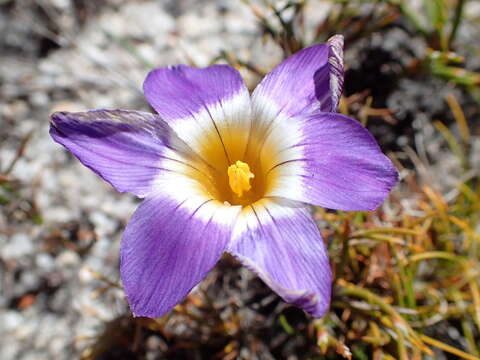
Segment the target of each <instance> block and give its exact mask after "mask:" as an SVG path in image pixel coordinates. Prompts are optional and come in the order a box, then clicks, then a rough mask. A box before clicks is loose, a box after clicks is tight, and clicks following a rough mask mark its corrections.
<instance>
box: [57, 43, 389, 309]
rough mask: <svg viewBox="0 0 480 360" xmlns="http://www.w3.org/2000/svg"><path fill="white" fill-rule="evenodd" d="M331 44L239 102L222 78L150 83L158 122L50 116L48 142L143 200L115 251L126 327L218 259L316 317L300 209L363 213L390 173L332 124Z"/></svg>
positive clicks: (318, 301) (181, 75)
mask: <svg viewBox="0 0 480 360" xmlns="http://www.w3.org/2000/svg"><path fill="white" fill-rule="evenodd" d="M342 48H343V38H342V37H341V36H334V37H333V38H331V39H330V40H329V41H328V42H327V43H325V44H319V45H315V46H311V47H309V48H306V49H304V50H302V51H299V52H298V53H296V54H295V55H293V56H291V57H289V58H288V59H286V60H285V61H284V62H283V63H281V64H280V65H279V66H278V67H277V68H275V69H274V70H273V71H272V72H271V73H270V74H268V75H267V76H266V77H265V78H264V79H263V81H262V82H261V83H260V84H259V85H258V87H257V88H256V89H255V91H254V92H253V94H252V95H251V96H250V94H249V92H248V90H247V88H246V86H245V84H244V82H243V80H242V78H241V77H240V74H239V73H238V72H237V71H236V70H235V69H233V68H232V67H230V66H226V65H213V66H209V67H207V68H203V69H198V68H193V67H189V66H185V65H179V66H174V67H168V68H160V69H157V70H154V71H152V72H150V73H149V74H148V76H147V79H146V80H145V83H144V86H143V88H144V93H145V96H146V98H147V100H148V101H149V103H150V104H151V105H152V107H153V108H154V109H155V110H156V111H157V113H158V115H155V114H150V113H144V112H138V111H126V110H97V111H89V112H83V113H67V112H58V113H55V114H53V115H52V122H51V129H50V134H51V136H52V137H53V139H54V140H55V141H57V142H58V143H60V144H62V145H63V146H65V147H66V148H67V149H68V150H69V151H70V152H72V153H73V154H74V155H75V156H76V157H77V158H78V159H79V160H80V161H81V162H82V163H83V164H84V165H85V166H87V167H89V168H90V169H92V170H93V171H94V172H96V173H97V174H98V175H100V176H101V177H102V178H103V179H104V180H106V181H107V182H109V183H110V184H111V185H112V186H113V187H114V188H115V189H117V190H118V191H120V192H124V191H127V192H131V193H133V194H135V195H137V196H139V197H141V198H145V200H144V201H143V202H142V204H141V205H140V206H139V207H138V209H137V210H136V212H135V213H134V214H133V216H132V218H131V220H130V222H129V224H128V225H127V228H126V230H125V233H124V235H123V240H122V244H121V251H120V272H121V276H122V281H123V284H124V287H125V292H126V295H127V299H128V302H129V304H130V307H131V309H132V312H133V313H134V315H136V316H148V317H159V316H161V315H163V314H165V313H166V312H168V311H170V310H171V309H172V307H174V306H175V305H176V304H177V303H178V302H180V301H181V300H182V299H183V298H184V297H185V296H186V295H187V294H188V293H189V292H190V290H191V289H192V288H193V287H194V286H195V285H197V284H198V283H199V282H200V281H201V280H202V279H203V278H204V277H205V275H206V274H207V273H208V271H209V270H210V269H212V267H213V266H214V265H215V263H216V262H217V261H218V259H219V258H220V256H221V255H222V253H223V252H225V251H226V252H229V253H230V254H232V255H234V256H235V257H236V258H237V259H239V260H240V261H241V262H242V263H243V264H245V265H246V266H247V267H248V268H250V269H252V270H253V271H255V272H256V273H257V274H258V275H259V276H260V278H262V279H263V281H264V282H265V283H266V284H267V285H268V286H270V287H271V288H272V290H274V291H275V292H276V293H278V294H279V295H280V296H281V297H282V298H283V299H284V300H285V301H286V302H288V303H292V304H295V305H297V306H299V307H301V308H303V309H304V310H305V311H307V312H308V313H310V314H311V315H313V316H315V317H320V316H322V315H323V314H324V313H325V311H326V310H327V309H328V306H329V302H330V292H331V283H332V274H331V270H330V265H329V261H328V257H327V252H326V249H325V246H324V243H323V241H322V239H321V237H320V233H319V231H318V229H317V226H316V224H315V221H314V220H313V219H312V217H311V215H310V212H309V208H308V205H306V204H313V205H319V206H324V207H327V208H332V209H340V210H373V209H375V208H376V207H378V206H379V205H380V204H381V203H382V202H383V200H384V199H385V198H386V196H387V195H388V193H389V191H390V189H391V188H392V187H393V186H394V184H395V183H396V182H397V171H396V170H395V168H394V167H393V165H392V163H391V162H390V160H389V159H388V158H387V157H386V156H385V155H383V154H382V152H381V150H380V148H379V146H378V145H377V143H376V142H375V140H374V138H373V137H372V135H371V134H370V133H369V132H368V131H367V130H365V129H364V128H363V127H362V126H361V125H360V124H359V123H358V122H357V121H355V120H352V119H350V118H348V117H346V116H344V115H340V114H338V113H336V112H335V111H336V109H337V106H338V102H339V99H340V94H341V91H342V85H343V60H342Z"/></svg>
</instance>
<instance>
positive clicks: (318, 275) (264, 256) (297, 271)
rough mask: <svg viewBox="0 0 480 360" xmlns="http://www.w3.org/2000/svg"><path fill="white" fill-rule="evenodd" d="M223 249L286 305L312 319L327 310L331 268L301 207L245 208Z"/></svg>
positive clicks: (267, 203)
mask: <svg viewBox="0 0 480 360" xmlns="http://www.w3.org/2000/svg"><path fill="white" fill-rule="evenodd" d="M227 251H228V252H230V253H231V254H232V255H234V256H236V257H237V258H238V259H240V261H242V263H243V264H244V265H246V266H247V267H249V268H250V269H252V270H253V271H254V272H256V273H257V274H258V275H259V276H260V278H261V279H262V280H263V281H264V282H265V283H266V284H267V285H268V286H269V287H270V288H271V289H272V290H273V291H275V292H276V293H277V294H278V295H280V296H281V297H282V298H283V299H284V300H285V301H286V302H288V303H292V304H294V305H296V306H299V307H301V308H303V309H304V310H305V311H306V312H308V313H309V314H311V315H313V316H315V317H320V316H322V315H323V314H324V313H325V312H326V311H327V310H328V306H329V304H330V294H331V284H332V273H331V270H330V264H329V261H328V256H327V253H326V250H325V246H324V244H323V241H322V238H321V237H320V233H319V231H318V229H317V226H316V224H315V222H314V221H313V219H312V217H311V215H310V214H309V212H308V210H307V209H306V208H305V207H304V206H301V207H299V206H297V207H296V206H295V205H294V204H291V203H288V202H286V201H279V200H265V199H264V200H261V201H259V202H256V203H255V204H253V205H252V206H251V207H247V208H245V209H244V210H243V211H242V213H241V214H240V216H239V217H238V219H237V222H236V224H235V229H234V232H233V235H232V242H231V244H230V245H229V248H228V250H227Z"/></svg>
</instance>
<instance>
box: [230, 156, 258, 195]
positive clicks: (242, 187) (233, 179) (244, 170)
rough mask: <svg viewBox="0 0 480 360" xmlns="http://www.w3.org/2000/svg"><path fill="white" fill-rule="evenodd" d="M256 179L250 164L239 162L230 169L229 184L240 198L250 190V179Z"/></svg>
mask: <svg viewBox="0 0 480 360" xmlns="http://www.w3.org/2000/svg"><path fill="white" fill-rule="evenodd" d="M254 177H255V175H253V173H252V172H251V171H250V167H249V166H248V164H246V163H244V162H243V161H240V160H237V162H236V163H235V164H232V165H230V166H229V167H228V184H229V185H230V189H232V191H233V192H234V193H235V194H237V196H238V197H242V195H243V192H244V191H248V190H250V188H251V186H250V179H252V178H254Z"/></svg>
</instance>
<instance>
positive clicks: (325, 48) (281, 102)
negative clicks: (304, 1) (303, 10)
mask: <svg viewBox="0 0 480 360" xmlns="http://www.w3.org/2000/svg"><path fill="white" fill-rule="evenodd" d="M342 57H343V37H342V36H341V35H337V36H334V37H332V38H331V39H330V40H329V41H328V42H327V43H325V44H319V45H314V46H310V47H308V48H305V49H303V50H301V51H299V52H297V53H295V54H294V55H292V56H290V57H289V58H287V59H286V60H285V61H283V62H282V63H281V64H280V65H279V66H277V67H276V68H275V69H273V71H272V72H271V73H269V74H268V75H267V76H266V77H265V78H264V79H263V80H262V82H261V83H260V84H259V85H258V86H257V88H256V89H255V91H254V92H253V95H252V100H253V106H254V114H255V117H256V118H257V117H258V118H260V119H271V118H272V117H273V118H275V117H277V116H279V115H283V116H285V117H292V116H296V115H299V114H304V113H310V112H312V111H318V110H320V111H325V112H332V111H336V109H337V106H338V102H339V100H340V95H341V92H342V86H343V59H342Z"/></svg>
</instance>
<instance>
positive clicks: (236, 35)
mask: <svg viewBox="0 0 480 360" xmlns="http://www.w3.org/2000/svg"><path fill="white" fill-rule="evenodd" d="M316 6H318V7H315V8H312V12H311V13H312V14H315V15H314V16H312V18H309V19H308V21H311V22H315V21H319V20H320V19H321V18H322V16H323V15H322V14H324V12H325V6H324V5H316ZM313 10H315V11H313ZM0 34H2V35H1V36H0V170H1V171H0V173H4V174H5V175H4V176H5V178H6V179H7V178H8V185H5V187H4V188H2V192H1V193H0V206H1V208H0V335H1V336H0V349H1V355H0V357H1V359H2V360H10V359H22V360H23V359H25V360H26V359H35V360H37V359H72V358H77V357H78V356H79V355H80V354H81V353H82V351H84V350H85V349H86V348H87V347H88V345H90V344H91V343H92V342H93V341H94V339H95V338H96V337H98V336H99V334H102V332H103V331H105V325H106V324H108V323H109V322H111V321H117V322H119V323H118V324H121V321H127V322H128V321H130V320H128V319H126V318H124V316H125V315H126V314H128V309H127V306H126V302H125V299H124V294H123V292H122V290H121V289H119V288H117V282H118V281H119V275H118V250H119V240H120V237H121V234H122V230H123V228H124V226H125V224H126V222H127V220H128V218H129V216H130V215H131V214H132V212H133V210H134V209H135V207H136V205H137V204H138V200H137V199H135V198H134V197H132V196H130V195H128V194H118V193H116V192H115V191H114V190H113V189H112V188H111V187H109V185H107V184H106V183H104V182H103V181H102V180H101V179H100V178H99V177H97V176H96V175H94V174H93V173H92V172H90V171H89V170H88V169H86V168H84V167H83V166H82V165H80V163H79V162H78V161H77V160H76V159H74V158H73V157H72V156H71V155H69V154H67V153H66V152H65V151H64V150H63V148H61V147H60V146H59V145H57V144H56V143H54V142H53V141H52V140H51V138H50V137H49V135H48V117H49V114H50V113H52V112H54V111H57V110H65V111H75V110H77V111H81V110H86V109H98V108H123V109H140V110H147V111H148V105H147V104H146V102H145V100H144V99H143V97H142V94H141V85H142V81H143V79H144V77H145V75H146V73H147V72H148V70H149V69H151V68H154V67H159V66H163V65H167V64H176V63H190V64H195V65H198V66H205V65H207V64H209V63H210V62H211V61H212V60H213V59H215V58H217V57H218V56H219V55H221V54H222V53H225V52H226V53H232V54H235V56H236V57H238V58H241V59H242V60H244V61H246V62H249V61H251V62H253V63H255V64H256V65H257V66H258V67H259V68H260V69H261V70H263V71H268V70H269V69H271V67H272V66H273V65H274V64H276V63H278V62H279V61H280V60H281V58H282V56H283V55H282V51H281V49H280V48H279V47H278V46H277V45H275V44H274V43H273V42H271V41H263V40H262V37H261V34H262V33H261V27H260V26H259V24H258V22H257V21H256V18H255V16H254V14H253V13H252V12H251V11H250V9H248V8H247V7H246V6H245V5H244V4H242V3H241V2H240V1H235V0H223V1H222V0H218V1H194V0H182V1H174V0H172V1H163V2H160V1H135V2H134V1H121V0H104V1H98V2H87V1H73V0H72V1H70V0H44V1H38V2H32V1H28V0H18V1H13V0H12V1H0ZM398 36H400V40H399V41H400V42H402V41H405V40H406V39H405V38H402V36H404V35H401V34H400V35H398V34H393V35H392V38H398ZM358 46H359V47H361V46H362V45H361V44H360V45H358ZM355 51H356V52H355V53H354V52H352V54H357V53H360V54H362V50H361V48H359V49H357V50H355ZM352 56H353V57H356V55H352ZM347 59H348V58H347ZM349 64H350V65H349V67H350V68H351V71H352V72H351V76H352V78H353V76H354V75H355V71H359V72H362V71H365V69H364V68H362V64H360V63H355V60H353V61H352V62H350V63H349ZM243 75H244V76H245V77H246V79H247V82H248V84H249V86H250V87H253V86H254V85H255V83H256V82H257V81H258V75H257V74H255V73H254V72H249V71H244V73H243ZM413 87H414V88H415V89H416V91H418V92H419V93H420V95H419V96H423V95H424V94H425V91H431V87H429V88H428V89H426V90H425V91H423V90H421V89H420V90H419V88H418V87H416V86H413ZM411 88H412V84H409V83H408V81H402V82H401V83H400V85H399V86H397V85H395V90H391V93H393V94H394V95H393V96H391V97H389V98H388V99H385V100H384V101H383V103H382V104H378V107H382V106H391V107H395V106H396V107H398V108H400V111H403V112H404V113H402V114H403V115H401V116H400V117H399V118H400V119H402V116H403V117H405V118H408V117H409V116H410V117H411V116H412V115H411V112H412V111H413V112H414V111H415V109H413V110H412V109H411V108H408V107H406V106H405V103H408V106H411V104H412V102H410V101H408V100H406V99H405V98H404V97H403V96H402V95H401V94H400V95H399V92H402V91H403V93H405V92H406V91H407V92H409V93H410V94H413V95H411V96H412V97H413V98H414V99H415V101H417V102H419V101H420V102H421V101H423V100H418V98H419V97H418V96H417V95H415V93H412V92H411V91H410V89H411ZM402 89H407V90H402ZM347 90H348V91H349V92H350V93H355V92H357V91H360V90H361V89H357V88H355V86H350V87H348V86H347ZM389 91H390V90H389ZM403 93H402V94H403ZM423 99H427V100H431V98H429V97H428V96H427V97H424V98H423ZM425 101H426V100H425ZM465 101H470V100H468V99H467V100H465ZM415 106H417V105H415ZM417 107H418V106H417ZM426 107H427V108H428V107H429V106H428V104H427V106H426ZM437 110H438V109H437ZM439 111H440V112H441V111H442V109H440V110H439ZM414 120H417V121H420V120H418V119H411V118H409V120H408V121H414ZM379 126H380V125H379ZM417 127H419V128H421V131H420V130H419V132H418V133H419V134H420V135H417V137H418V138H419V141H424V142H425V141H426V143H427V144H426V145H425V144H424V147H427V148H428V149H426V150H425V151H426V152H428V153H429V154H438V152H439V151H440V148H439V145H438V142H434V141H431V139H432V137H433V135H432V132H433V131H432V128H431V126H430V127H428V126H422V125H421V123H418V124H417ZM380 128H381V129H383V128H384V127H382V126H380ZM385 136H391V135H385ZM401 136H404V137H405V136H406V137H408V136H409V134H408V132H405V133H404V134H402V135H401ZM425 139H427V140H425ZM392 141H393V142H395V141H396V140H395V139H394V140H392V139H386V140H385V141H384V142H383V143H384V144H387V145H388V144H389V143H392ZM409 142H410V140H405V139H403V140H402V139H400V141H399V142H398V141H397V142H396V147H395V146H392V148H391V150H398V148H399V147H400V146H401V145H402V144H406V143H409ZM417 145H418V144H417ZM420 145H421V144H420ZM475 146H477V147H478V142H476V145H475ZM473 153H475V152H473ZM477 153H478V152H477ZM475 161H478V159H477V160H474V162H475ZM456 166H458V163H456V162H455V160H454V159H453V158H452V157H446V158H444V159H443V165H441V166H440V165H439V163H438V162H435V161H434V162H433V164H432V165H431V168H430V170H429V173H430V174H432V171H437V172H442V173H443V172H444V171H445V169H447V168H448V167H450V168H453V169H455V167H456ZM432 169H433V170H432ZM447 173H450V174H451V171H450V170H449V171H447ZM2 176H3V175H2ZM433 177H434V176H433ZM439 180H440V181H439V182H440V185H442V182H445V181H446V182H447V183H448V179H446V178H442V179H439ZM452 181H453V180H452ZM0 185H1V183H0ZM225 269H227V270H225ZM219 274H222V275H221V277H219V276H220V275H219ZM225 274H227V275H225ZM228 274H230V275H228ZM229 276H230V278H229ZM219 281H222V282H223V285H222V286H223V288H222V286H220V285H218V284H217V287H216V288H218V289H223V290H219V291H223V295H224V296H223V299H224V300H219V301H220V302H221V301H227V300H228V299H229V297H231V296H232V294H233V292H234V291H236V292H237V293H236V295H235V298H234V299H235V301H236V302H237V304H238V306H239V307H241V306H243V305H245V304H249V305H248V306H245V308H246V310H245V313H244V319H245V321H247V322H249V323H255V322H258V321H266V322H265V323H264V324H262V325H261V326H260V325H259V326H257V332H258V334H257V335H258V336H262V334H264V335H265V334H267V335H268V334H269V332H268V330H267V329H268V326H269V325H272V324H270V323H269V322H268V321H269V320H268V317H267V316H266V315H265V318H262V317H261V316H260V315H259V314H262V313H265V314H267V313H268V312H269V311H272V309H278V308H279V307H282V306H283V305H282V303H281V302H279V301H278V299H277V297H276V296H275V295H273V294H272V293H270V292H269V290H268V289H266V288H265V287H264V285H263V284H262V283H261V282H260V281H259V280H256V279H255V277H254V276H253V275H252V274H251V273H249V272H248V271H247V270H245V269H239V268H238V266H237V265H236V264H233V262H232V260H231V259H228V258H227V259H225V260H223V261H222V263H221V264H220V265H219V266H218V267H217V269H216V270H215V271H214V272H213V273H212V275H210V276H209V278H208V279H207V281H206V283H205V284H204V285H202V286H203V287H205V288H206V287H207V285H208V284H212V283H218V282H219ZM225 284H230V285H228V286H227V285H225ZM229 289H230V290H229ZM233 289H235V290H233ZM199 291H202V289H199ZM221 298H222V297H219V299H221ZM225 299H227V300H225ZM260 300H261V301H260ZM252 304H254V305H252ZM255 304H257V305H255ZM219 306H221V305H219ZM255 306H257V307H255ZM248 307H253V308H254V309H255V311H252V312H251V313H249V310H248ZM291 311H295V310H291ZM297 315H298V314H297ZM298 316H300V317H301V316H303V315H298ZM125 319H126V320H125ZM114 324H117V323H115V322H114ZM118 324H117V325H118ZM118 326H121V325H118ZM169 326H170V327H169V329H170V331H171V333H172V334H176V333H182V332H184V331H185V329H183V328H182V326H185V325H182V323H181V322H178V320H175V319H173V320H171V323H169ZM272 326H274V325H272ZM190 331H192V329H190ZM272 335H274V334H272ZM149 336H150V335H148V334H146V335H145V339H144V340H145V344H146V345H145V349H146V350H145V353H146V356H147V358H152V359H154V358H156V356H157V355H158V353H159V352H160V351H161V350H162V348H163V347H164V346H165V344H163V343H162V340H160V338H158V337H155V336H150V337H149ZM247 338H248V336H247ZM252 341H253V340H252ZM281 341H283V340H282V339H278V342H281ZM295 344H296V343H294V342H292V348H294V347H295V346H297V345H295ZM209 346H210V345H209ZM211 346H212V347H213V348H215V346H217V345H215V344H213V345H211ZM116 349H117V350H116V351H120V353H117V354H115V353H114V352H113V353H111V354H110V355H108V356H110V357H108V356H105V357H104V358H112V359H115V358H118V359H120V358H129V356H130V355H128V354H129V353H128V351H127V350H125V352H121V351H122V349H121V347H117V348H116ZM205 351H207V350H205ZM264 354H266V355H265V357H262V358H265V359H270V358H272V359H273V358H278V354H277V355H276V356H275V354H276V353H275V350H271V349H270V350H268V349H266V350H265V351H264ZM87 355H88V354H87ZM132 356H133V355H132ZM245 356H247V358H248V354H247V355H245ZM132 358H133V357H132ZM172 358H173V357H172ZM178 358H180V357H178Z"/></svg>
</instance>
